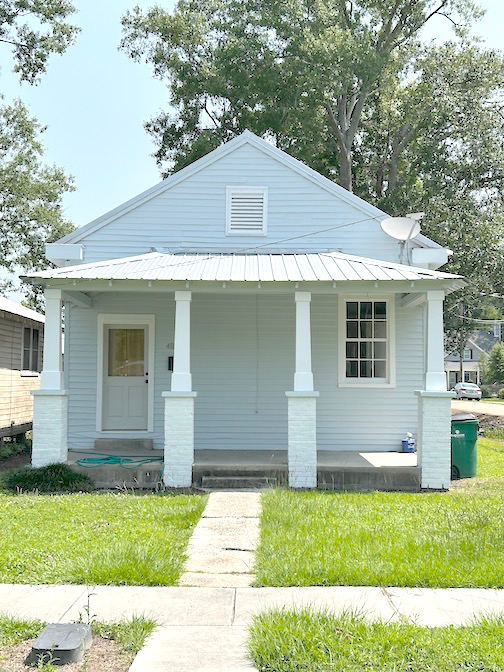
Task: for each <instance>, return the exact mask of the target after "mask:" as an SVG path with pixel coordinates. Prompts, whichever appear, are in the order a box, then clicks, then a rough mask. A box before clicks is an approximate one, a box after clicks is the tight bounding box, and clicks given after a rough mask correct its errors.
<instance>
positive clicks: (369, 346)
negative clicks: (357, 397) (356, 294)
mask: <svg viewBox="0 0 504 672" xmlns="http://www.w3.org/2000/svg"><path fill="white" fill-rule="evenodd" d="M388 324H389V321H388V306H387V301H384V300H368V299H365V300H364V299H359V300H352V301H348V300H347V301H346V302H345V336H346V340H345V377H346V379H347V380H370V379H371V380H386V379H387V371H388V357H389V338H388V331H389V329H388Z"/></svg>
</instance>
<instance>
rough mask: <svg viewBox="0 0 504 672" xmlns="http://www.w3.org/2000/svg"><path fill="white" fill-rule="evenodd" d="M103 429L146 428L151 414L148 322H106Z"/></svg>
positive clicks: (104, 337)
mask: <svg viewBox="0 0 504 672" xmlns="http://www.w3.org/2000/svg"><path fill="white" fill-rule="evenodd" d="M104 330H105V331H104V334H103V346H104V353H103V365H104V366H103V422H102V424H103V429H104V430H119V431H120V430H146V429H147V418H148V399H149V394H148V388H149V385H148V383H149V371H148V368H147V367H148V361H149V356H148V343H149V326H148V325H147V324H135V325H131V324H130V325H128V324H105V325H104Z"/></svg>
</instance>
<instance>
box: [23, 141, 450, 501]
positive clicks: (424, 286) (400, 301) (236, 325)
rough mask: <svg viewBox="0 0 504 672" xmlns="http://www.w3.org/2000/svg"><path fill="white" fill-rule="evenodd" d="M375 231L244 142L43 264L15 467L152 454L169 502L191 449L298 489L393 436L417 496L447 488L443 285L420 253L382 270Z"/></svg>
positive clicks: (446, 282)
mask: <svg viewBox="0 0 504 672" xmlns="http://www.w3.org/2000/svg"><path fill="white" fill-rule="evenodd" d="M385 217H386V215H385V213H383V212H381V211H380V210H378V209H377V208H375V207H373V206H371V205H369V204H368V203H366V202H365V201H363V200H361V199H360V198H358V197H356V196H355V195H353V194H351V193H349V192H347V191H346V190H344V189H342V188H341V187H339V186H338V185H336V184H334V183H333V182H331V181H330V180H328V179H326V178H324V177H322V176H321V175H319V174H318V173H316V172H315V171H313V170H311V169H310V168H308V167H307V166H305V165H304V164H302V163H300V162H299V161H297V160H295V159H293V158H292V157H290V156H289V155H287V154H286V153H284V152H282V151H280V150H278V149H276V148H275V147H274V146H273V145H272V144H270V143H268V142H266V141H264V140H262V139H260V138H258V137H256V136H255V135H253V134H252V133H249V132H245V133H243V134H242V135H241V136H239V137H237V138H235V139H234V140H232V141H231V142H229V143H227V144H225V145H223V146H222V147H220V148H218V149H217V150H215V151H213V152H211V153H210V154H208V155H207V156H205V157H203V158H202V159H200V160H198V161H196V162H194V163H193V164H192V165H190V166H188V167H187V168H185V169H183V170H181V171H180V172H178V173H176V174H174V175H172V176H171V177H169V178H167V179H166V180H164V181H163V182H161V183H160V184H158V185H156V186H155V187H153V188H151V189H149V190H148V191H146V192H144V193H142V194H140V195H139V196H136V197H135V198H133V199H132V200H130V201H128V202H127V203H125V204H124V205H121V206H120V207H118V208H116V209H115V210H113V211H111V212H109V213H107V214H106V215H104V216H103V217H100V218H99V219H97V220H95V221H93V222H91V223H90V224H88V225H86V226H83V227H82V228H80V229H77V230H76V231H74V232H73V233H71V234H70V235H68V236H66V237H65V238H63V239H61V240H60V241H59V242H58V243H55V244H51V245H48V249H47V254H48V257H49V258H50V259H51V260H52V261H54V262H56V263H57V264H58V266H59V268H57V269H53V270H49V271H45V272H42V273H37V274H35V275H32V276H30V278H29V281H30V282H33V283H36V284H41V285H43V286H45V288H46V289H45V294H46V301H47V312H46V344H45V350H44V371H43V373H42V389H41V390H40V391H39V392H37V393H36V397H35V427H34V448H33V464H34V465H43V464H47V463H49V462H55V461H65V460H66V456H67V450H68V446H70V447H71V448H76V449H86V450H93V448H94V445H95V441H96V440H99V439H102V438H104V437H113V438H117V439H125V440H126V439H132V438H141V439H152V441H153V445H154V449H160V450H164V460H165V480H166V482H167V484H169V485H173V486H180V487H183V486H189V485H190V484H191V481H192V466H193V460H194V451H195V449H197V450H207V449H218V450H221V451H226V450H240V451H252V450H254V451H257V450H265V451H266V450H267V451H275V450H288V465H289V482H290V484H291V485H292V486H294V487H314V486H316V473H317V472H316V467H317V450H319V451H348V450H351V451H361V452H362V451H396V450H400V447H401V439H402V438H403V437H404V435H405V433H406V432H408V431H410V432H412V433H413V434H414V435H415V436H416V438H417V444H418V447H419V460H420V463H421V468H422V485H423V487H426V488H436V489H437V488H446V487H448V486H449V481H450V396H451V395H450V393H448V392H447V391H446V376H445V373H444V367H443V356H444V353H443V319H442V308H443V299H444V296H445V294H446V293H447V292H450V291H453V290H454V289H456V288H458V287H460V286H461V285H462V281H461V279H460V278H459V277H458V276H454V275H449V274H446V273H442V272H440V271H438V270H436V269H437V268H438V267H439V266H441V265H442V264H443V263H445V262H446V260H447V250H445V249H443V248H441V247H440V246H439V245H438V244H436V243H435V242H433V241H431V240H429V239H428V238H426V237H424V236H422V235H419V236H418V237H417V238H416V239H415V240H414V241H412V243H411V247H412V249H411V250H410V261H411V262H412V263H411V264H401V263H399V262H400V258H401V257H400V254H401V246H400V245H399V244H398V242H397V241H396V240H394V239H392V238H390V237H389V236H387V235H386V234H385V233H384V232H383V231H382V229H381V227H380V222H381V221H382V220H383V219H384V218H385ZM62 305H64V308H65V310H64V314H65V370H64V371H63V370H62V365H61V341H60V338H59V332H60V323H61V315H62ZM172 369H173V370H172Z"/></svg>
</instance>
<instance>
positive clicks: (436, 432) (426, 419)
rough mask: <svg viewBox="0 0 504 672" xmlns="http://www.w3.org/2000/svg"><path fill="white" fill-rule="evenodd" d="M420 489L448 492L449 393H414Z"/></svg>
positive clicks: (449, 461) (449, 474) (449, 449)
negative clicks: (416, 406) (416, 404)
mask: <svg viewBox="0 0 504 672" xmlns="http://www.w3.org/2000/svg"><path fill="white" fill-rule="evenodd" d="M416 395H417V396H418V453H417V455H418V466H419V467H420V469H421V487H422V488H427V489H431V490H448V488H449V487H450V479H451V410H450V409H451V399H452V397H453V394H452V393H451V392H430V391H419V392H416Z"/></svg>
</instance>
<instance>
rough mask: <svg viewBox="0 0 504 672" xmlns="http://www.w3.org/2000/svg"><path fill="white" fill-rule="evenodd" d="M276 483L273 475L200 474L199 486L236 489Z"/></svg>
mask: <svg viewBox="0 0 504 672" xmlns="http://www.w3.org/2000/svg"><path fill="white" fill-rule="evenodd" d="M277 485H278V482H277V479H276V478H275V477H273V476H250V475H248V474H236V475H235V476H202V477H201V486H202V487H203V488H207V489H208V490H237V489H250V490H256V489H260V488H274V487H276V486H277Z"/></svg>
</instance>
